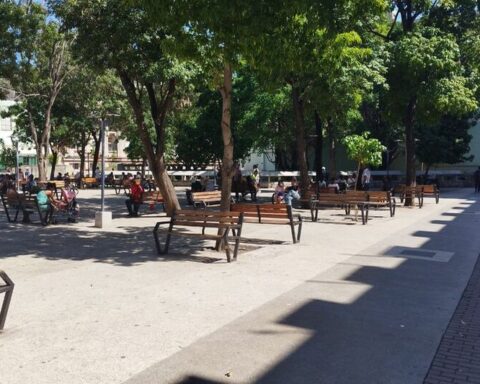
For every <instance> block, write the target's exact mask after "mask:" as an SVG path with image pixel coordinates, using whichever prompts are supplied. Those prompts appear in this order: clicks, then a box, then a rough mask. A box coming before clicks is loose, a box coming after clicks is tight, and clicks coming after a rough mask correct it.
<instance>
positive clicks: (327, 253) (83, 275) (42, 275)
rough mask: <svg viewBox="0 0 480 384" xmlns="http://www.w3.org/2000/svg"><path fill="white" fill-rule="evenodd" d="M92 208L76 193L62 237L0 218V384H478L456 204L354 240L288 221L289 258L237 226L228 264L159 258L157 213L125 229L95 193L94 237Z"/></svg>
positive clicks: (462, 198)
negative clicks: (108, 221)
mask: <svg viewBox="0 0 480 384" xmlns="http://www.w3.org/2000/svg"><path fill="white" fill-rule="evenodd" d="M178 193H179V196H182V197H183V191H182V190H179V191H178ZM99 196H100V193H99V191H98V190H82V191H80V194H79V203H80V206H81V219H80V220H79V222H78V223H75V224H67V223H66V220H62V218H60V219H59V222H58V224H56V225H51V226H48V227H41V226H40V225H23V224H9V223H7V221H6V219H5V215H4V213H3V211H2V210H0V269H3V270H5V271H6V272H7V273H8V274H9V275H10V277H11V278H12V280H13V281H14V282H15V284H16V286H15V290H14V293H13V299H12V303H11V308H10V312H9V316H8V318H7V322H6V326H5V330H4V331H3V332H2V333H0V384H47V383H48V384H56V383H62V384H63V383H68V384H113V383H115V384H120V383H124V384H153V383H155V384H157V383H210V384H213V383H281V384H283V383H285V384H294V383H299V384H300V383H327V384H330V383H339V384H343V383H345V384H347V383H348V384H353V383H354V384H363V383H365V384H374V383H379V384H416V383H419V384H420V383H423V382H425V383H428V384H442V383H480V376H479V365H480V363H479V358H478V356H479V347H478V343H475V341H477V342H478V340H479V339H478V336H479V329H480V321H479V320H478V319H479V317H480V316H479V313H480V285H479V284H478V281H479V279H480V267H479V266H477V267H476V268H475V265H476V263H477V259H478V254H479V252H480V236H479V235H478V227H479V225H480V204H479V203H478V200H479V198H478V195H475V194H474V193H473V192H472V191H471V190H466V189H455V190H450V191H446V192H444V191H442V196H441V199H440V203H439V204H435V202H434V201H433V199H432V198H426V200H425V204H424V207H423V208H422V209H418V208H405V207H400V206H399V207H398V208H397V213H396V215H395V217H393V218H390V217H389V214H388V212H387V211H386V210H376V211H372V212H371V215H370V216H371V221H369V222H368V224H367V225H365V226H364V225H362V224H361V221H360V220H359V221H354V220H353V219H352V218H346V217H345V215H344V214H343V213H342V212H341V211H340V210H324V211H321V212H320V215H319V216H320V217H319V221H318V222H311V221H310V219H309V212H307V211H303V212H302V215H303V216H304V218H305V223H304V226H303V231H302V232H303V233H302V240H301V242H300V243H299V244H296V245H294V244H292V243H291V236H290V229H289V227H288V226H271V225H257V224H245V225H244V229H243V236H244V237H245V241H244V242H242V245H241V249H240V252H239V255H238V261H237V262H234V263H230V264H228V263H227V262H226V258H225V254H224V253H217V252H215V251H214V250H213V249H212V243H211V242H208V241H185V240H178V241H177V239H175V238H174V239H173V242H172V249H171V254H169V255H167V256H161V257H159V256H158V255H157V254H156V253H155V251H154V241H153V236H152V229H153V226H154V223H155V222H156V221H159V220H162V219H164V216H165V215H164V213H163V212H161V210H159V211H158V212H154V213H149V214H145V215H142V216H141V217H139V218H128V217H127V216H126V210H125V205H124V199H125V197H124V196H121V195H120V196H117V195H115V194H114V192H113V191H111V190H108V191H107V195H106V197H107V201H106V205H107V208H108V209H110V210H112V211H113V218H114V220H113V227H112V228H111V229H97V228H95V227H94V226H93V221H94V220H93V217H94V212H95V210H96V209H98V207H99ZM268 196H269V194H268V193H264V195H263V198H265V199H268ZM474 270H475V271H474ZM472 272H473V275H472ZM471 276H473V277H472V279H471V280H470V278H471ZM469 281H470V283H469ZM462 297H463V299H462ZM472 340H475V341H472ZM461 380H463V381H461Z"/></svg>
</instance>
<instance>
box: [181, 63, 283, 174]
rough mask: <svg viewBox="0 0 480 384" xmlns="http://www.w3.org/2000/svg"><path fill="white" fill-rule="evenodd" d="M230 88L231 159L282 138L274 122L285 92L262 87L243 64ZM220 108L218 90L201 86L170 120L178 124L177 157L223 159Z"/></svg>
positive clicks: (198, 161)
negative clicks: (232, 146) (192, 101)
mask: <svg viewBox="0 0 480 384" xmlns="http://www.w3.org/2000/svg"><path fill="white" fill-rule="evenodd" d="M233 89H234V90H235V91H234V93H233V102H232V136H233V139H234V141H235V146H234V155H233V157H234V160H243V159H246V158H247V157H248V156H250V154H251V153H252V152H253V151H266V150H268V149H270V148H272V147H273V146H274V145H275V144H276V143H280V142H282V141H283V140H281V139H283V137H282V136H281V135H279V134H278V132H276V131H275V129H276V128H275V125H276V124H277V120H278V118H279V115H280V114H281V113H282V109H283V108H284V107H285V104H286V103H285V101H286V100H285V97H284V96H285V95H284V94H283V93H281V92H277V93H274V92H268V91H266V90H264V89H262V88H261V87H260V86H259V84H258V82H257V80H256V79H255V77H254V75H253V74H252V73H251V72H250V71H248V69H246V68H242V69H241V70H239V71H238V72H237V73H236V76H235V78H234V82H233ZM221 110H222V100H221V97H220V95H219V93H218V92H217V91H214V90H211V89H205V88H203V89H201V91H200V94H199V95H198V97H197V100H196V101H195V102H194V103H193V105H192V108H189V109H188V110H185V111H182V112H181V113H180V114H179V116H178V117H177V118H176V119H175V120H176V121H175V122H174V123H173V124H174V125H176V126H177V130H176V136H175V137H176V140H175V142H176V143H177V144H176V148H175V152H176V155H177V157H178V159H179V160H180V161H183V162H185V163H186V164H188V165H193V164H202V165H206V164H211V163H213V162H216V161H220V160H221V159H222V154H223V143H222V136H221V134H220V132H219V129H218V127H219V125H220V119H221ZM279 136H280V137H279ZM198 143H202V145H201V146H199V145H198Z"/></svg>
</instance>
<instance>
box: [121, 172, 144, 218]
mask: <svg viewBox="0 0 480 384" xmlns="http://www.w3.org/2000/svg"><path fill="white" fill-rule="evenodd" d="M143 192H144V190H143V187H142V184H141V180H140V177H138V176H137V177H135V179H134V180H133V183H132V186H131V187H130V194H129V197H128V200H127V201H125V204H126V205H127V209H128V216H138V209H139V208H140V204H142V196H143Z"/></svg>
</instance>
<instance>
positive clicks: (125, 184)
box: [113, 179, 132, 195]
mask: <svg viewBox="0 0 480 384" xmlns="http://www.w3.org/2000/svg"><path fill="white" fill-rule="evenodd" d="M131 185H132V180H129V179H124V180H123V179H122V180H114V182H113V189H114V190H115V194H117V195H118V194H120V192H121V191H122V189H123V192H124V193H125V194H128V190H129V189H130V186H131Z"/></svg>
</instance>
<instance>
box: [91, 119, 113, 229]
mask: <svg viewBox="0 0 480 384" xmlns="http://www.w3.org/2000/svg"><path fill="white" fill-rule="evenodd" d="M108 116H119V115H118V114H113V113H111V114H107V115H105V116H103V117H102V118H101V119H100V140H101V147H102V171H101V172H102V173H101V185H100V188H101V197H100V212H95V226H96V227H98V228H104V227H109V226H110V225H111V223H112V212H110V211H105V131H106V130H107V128H108V121H107V117H108Z"/></svg>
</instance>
